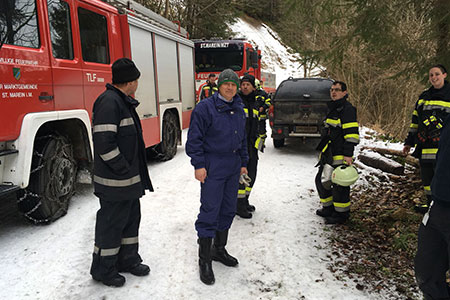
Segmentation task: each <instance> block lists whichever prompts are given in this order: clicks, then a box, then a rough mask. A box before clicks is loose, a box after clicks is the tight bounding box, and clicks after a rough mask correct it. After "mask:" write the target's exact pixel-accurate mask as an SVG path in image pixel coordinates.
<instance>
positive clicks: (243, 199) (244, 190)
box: [238, 147, 258, 207]
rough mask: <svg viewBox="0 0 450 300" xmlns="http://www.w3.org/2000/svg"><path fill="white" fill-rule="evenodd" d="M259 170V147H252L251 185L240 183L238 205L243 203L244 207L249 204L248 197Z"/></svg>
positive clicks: (250, 150)
mask: <svg viewBox="0 0 450 300" xmlns="http://www.w3.org/2000/svg"><path fill="white" fill-rule="evenodd" d="M250 152H251V153H250ZM257 170H258V149H256V148H255V147H252V148H251V149H249V160H248V165H247V171H248V177H250V178H251V180H252V181H250V186H247V187H246V186H245V185H243V184H239V191H238V205H242V206H243V207H247V206H248V205H249V201H248V198H249V197H250V193H251V192H252V188H253V185H254V184H255V181H256V173H257Z"/></svg>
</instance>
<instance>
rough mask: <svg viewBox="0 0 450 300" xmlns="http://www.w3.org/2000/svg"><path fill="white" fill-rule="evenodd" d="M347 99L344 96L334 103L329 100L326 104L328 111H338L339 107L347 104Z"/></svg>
mask: <svg viewBox="0 0 450 300" xmlns="http://www.w3.org/2000/svg"><path fill="white" fill-rule="evenodd" d="M347 98H348V95H345V96H344V97H342V98H341V99H338V100H335V101H333V100H331V101H330V102H328V103H327V105H328V108H329V109H330V110H333V109H339V108H340V107H342V106H344V104H345V102H347Z"/></svg>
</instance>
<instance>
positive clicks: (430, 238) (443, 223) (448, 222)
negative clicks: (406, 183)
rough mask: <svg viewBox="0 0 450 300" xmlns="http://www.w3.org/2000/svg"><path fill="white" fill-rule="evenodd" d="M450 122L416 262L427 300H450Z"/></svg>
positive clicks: (443, 134)
mask: <svg viewBox="0 0 450 300" xmlns="http://www.w3.org/2000/svg"><path fill="white" fill-rule="evenodd" d="M449 123H450V119H449V117H447V119H446V120H445V123H444V127H443V129H442V132H441V136H440V141H439V148H438V153H437V157H436V170H435V173H434V176H433V181H432V183H431V192H432V200H433V201H432V202H431V205H430V209H429V211H428V212H427V213H426V214H425V216H424V217H423V220H422V224H420V228H419V239H418V246H417V254H416V258H415V260H414V269H415V273H416V280H417V284H418V285H419V288H420V290H421V291H422V293H423V294H424V297H425V299H426V300H431V299H450V292H449V286H448V284H447V282H446V273H447V271H448V270H449V261H450V252H449V249H450V185H449V182H450V124H449Z"/></svg>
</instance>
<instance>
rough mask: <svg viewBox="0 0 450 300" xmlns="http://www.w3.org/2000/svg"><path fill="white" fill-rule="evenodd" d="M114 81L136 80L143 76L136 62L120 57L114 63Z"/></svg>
mask: <svg viewBox="0 0 450 300" xmlns="http://www.w3.org/2000/svg"><path fill="white" fill-rule="evenodd" d="M111 69H112V83H125V82H131V81H135V80H136V79H138V78H139V77H140V76H141V72H139V70H138V68H136V65H135V64H134V62H133V61H132V60H131V59H129V58H126V57H123V58H119V59H118V60H116V61H115V62H114V63H113V64H112V67H111Z"/></svg>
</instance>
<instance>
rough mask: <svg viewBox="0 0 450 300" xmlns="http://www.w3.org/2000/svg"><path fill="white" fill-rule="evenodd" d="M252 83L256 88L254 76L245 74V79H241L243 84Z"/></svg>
mask: <svg viewBox="0 0 450 300" xmlns="http://www.w3.org/2000/svg"><path fill="white" fill-rule="evenodd" d="M246 81H247V82H250V84H251V85H252V86H253V87H254V88H256V85H255V76H253V75H250V74H245V75H244V77H242V79H241V83H243V82H246Z"/></svg>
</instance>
